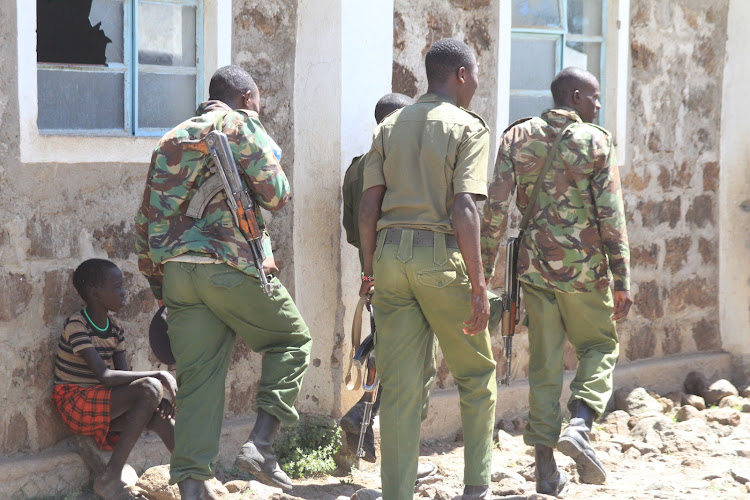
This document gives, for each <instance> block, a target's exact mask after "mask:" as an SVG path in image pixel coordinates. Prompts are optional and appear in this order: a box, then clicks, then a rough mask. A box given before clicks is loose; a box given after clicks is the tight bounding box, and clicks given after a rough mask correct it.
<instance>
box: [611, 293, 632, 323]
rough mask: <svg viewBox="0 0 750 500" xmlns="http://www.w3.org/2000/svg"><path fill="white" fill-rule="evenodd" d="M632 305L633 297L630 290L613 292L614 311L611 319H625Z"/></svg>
mask: <svg viewBox="0 0 750 500" xmlns="http://www.w3.org/2000/svg"><path fill="white" fill-rule="evenodd" d="M632 305H633V299H632V298H631V297H630V290H625V291H619V292H615V311H614V314H613V315H612V319H613V320H615V321H620V320H623V319H625V316H627V315H628V311H630V306H632Z"/></svg>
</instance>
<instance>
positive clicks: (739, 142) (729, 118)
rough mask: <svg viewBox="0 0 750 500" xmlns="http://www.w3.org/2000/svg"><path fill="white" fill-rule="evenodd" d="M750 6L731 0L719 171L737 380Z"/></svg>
mask: <svg viewBox="0 0 750 500" xmlns="http://www.w3.org/2000/svg"><path fill="white" fill-rule="evenodd" d="M747 19H750V2H747V1H746V0H731V2H730V4H729V15H728V20H727V50H726V65H725V66H724V89H723V94H722V100H723V103H722V113H721V156H720V158H721V160H720V169H719V311H720V321H721V323H720V324H721V341H722V346H723V348H724V349H725V350H726V351H728V352H729V353H731V354H732V356H733V358H734V365H735V378H736V379H738V380H744V381H747V380H748V377H749V376H750V258H748V255H750V169H748V168H747V161H748V158H750V142H748V141H747V138H748V137H750V123H749V122H748V120H747V117H748V115H750V99H748V97H747V91H746V88H745V87H746V82H747V81H748V80H749V79H750V66H748V64H747V55H746V51H747V47H748V46H750V30H748V29H747V26H746V23H745V21H746V20H747Z"/></svg>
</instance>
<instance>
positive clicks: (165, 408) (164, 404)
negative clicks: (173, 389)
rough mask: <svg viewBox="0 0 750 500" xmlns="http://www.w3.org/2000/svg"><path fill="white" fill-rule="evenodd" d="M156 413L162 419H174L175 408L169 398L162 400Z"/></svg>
mask: <svg viewBox="0 0 750 500" xmlns="http://www.w3.org/2000/svg"><path fill="white" fill-rule="evenodd" d="M156 413H157V415H159V417H160V418H161V419H163V420H169V419H170V418H174V414H175V407H174V405H173V404H172V403H171V402H170V401H169V400H168V399H167V398H162V400H161V403H159V406H157V407H156Z"/></svg>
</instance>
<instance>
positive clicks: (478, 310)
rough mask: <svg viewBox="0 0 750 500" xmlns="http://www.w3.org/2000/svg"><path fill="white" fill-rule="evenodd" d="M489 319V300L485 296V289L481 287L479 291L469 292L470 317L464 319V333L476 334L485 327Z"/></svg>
mask: <svg viewBox="0 0 750 500" xmlns="http://www.w3.org/2000/svg"><path fill="white" fill-rule="evenodd" d="M489 319H490V301H489V299H488V298H487V289H486V288H482V289H481V290H480V291H479V292H474V291H473V290H472V292H471V317H470V318H469V319H468V321H464V334H465V335H476V334H477V333H479V332H481V331H482V330H484V329H485V328H487V321H488V320H489Z"/></svg>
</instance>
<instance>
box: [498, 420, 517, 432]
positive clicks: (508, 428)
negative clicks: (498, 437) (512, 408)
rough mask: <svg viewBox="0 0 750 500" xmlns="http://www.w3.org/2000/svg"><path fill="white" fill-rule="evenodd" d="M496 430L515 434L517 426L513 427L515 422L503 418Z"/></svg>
mask: <svg viewBox="0 0 750 500" xmlns="http://www.w3.org/2000/svg"><path fill="white" fill-rule="evenodd" d="M495 428H496V429H500V430H501V431H505V432H508V433H510V432H515V426H514V425H513V420H511V419H509V418H501V419H500V420H499V421H498V422H497V425H496V426H495Z"/></svg>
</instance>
